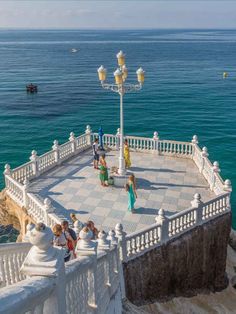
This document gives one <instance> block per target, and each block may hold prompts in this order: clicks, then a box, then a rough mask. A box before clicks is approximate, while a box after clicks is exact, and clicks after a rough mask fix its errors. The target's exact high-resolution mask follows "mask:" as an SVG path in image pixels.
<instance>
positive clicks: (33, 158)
mask: <svg viewBox="0 0 236 314" xmlns="http://www.w3.org/2000/svg"><path fill="white" fill-rule="evenodd" d="M37 157H38V155H37V151H36V150H32V152H31V156H30V160H31V161H35V160H36V159H37Z"/></svg>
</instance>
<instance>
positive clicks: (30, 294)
mask: <svg viewBox="0 0 236 314" xmlns="http://www.w3.org/2000/svg"><path fill="white" fill-rule="evenodd" d="M55 285H56V278H53V277H51V278H44V277H40V276H37V277H33V278H29V279H25V280H22V281H20V282H18V283H16V284H14V285H12V286H9V287H5V288H4V289H3V290H1V295H0V313H1V314H13V313H17V314H50V313H52V311H54V309H53V304H51V306H50V303H51V302H50V301H51V300H53V298H54V291H55ZM50 307H51V309H50ZM50 310H51V312H50ZM54 313H57V314H59V312H54ZM61 314H62V313H61Z"/></svg>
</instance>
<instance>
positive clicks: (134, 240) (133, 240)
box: [132, 238, 137, 255]
mask: <svg viewBox="0 0 236 314" xmlns="http://www.w3.org/2000/svg"><path fill="white" fill-rule="evenodd" d="M136 250H137V247H136V238H133V239H132V253H133V254H134V255H135V253H136Z"/></svg>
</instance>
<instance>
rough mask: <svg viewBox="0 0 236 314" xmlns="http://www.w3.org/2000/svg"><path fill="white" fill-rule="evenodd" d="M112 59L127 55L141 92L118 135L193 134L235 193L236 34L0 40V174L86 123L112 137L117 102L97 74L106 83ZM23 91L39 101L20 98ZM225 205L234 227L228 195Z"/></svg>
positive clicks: (54, 35)
mask: <svg viewBox="0 0 236 314" xmlns="http://www.w3.org/2000/svg"><path fill="white" fill-rule="evenodd" d="M72 48H76V49H78V52H77V53H71V49H72ZM119 50H123V51H124V52H125V53H126V60H127V67H128V70H129V79H128V81H129V82H135V81H136V75H135V71H136V70H137V68H139V67H140V66H142V67H143V68H144V69H145V71H146V81H145V84H144V87H143V89H142V90H141V91H139V92H136V93H132V94H127V95H125V100H124V104H125V132H126V133H127V134H134V135H135V134H136V135H143V136H150V137H151V136H152V135H153V132H154V131H158V132H159V134H160V137H161V138H162V139H165V138H166V139H174V140H183V141H185V140H186V141H190V140H191V138H192V136H193V135H194V134H197V135H198V137H199V141H200V145H201V146H207V147H208V150H209V154H210V155H209V158H210V159H211V160H212V161H215V160H217V161H219V163H220V168H221V174H222V177H223V178H224V179H226V178H229V179H230V180H231V181H232V184H233V188H234V187H236V157H235V156H236V58H235V56H236V31H235V30H227V31H226V30H211V31H209V30H206V31H204V30H201V31H199V30H145V31H143V30H135V31H91V30H90V31H77V30H74V31H46V30H45V31H12V30H11V31H7V30H2V31H0V74H1V78H0V143H1V147H0V169H1V171H3V168H4V164H5V163H9V164H10V165H11V167H12V168H14V167H16V166H18V165H20V164H22V163H24V162H26V161H28V159H29V156H30V153H31V151H32V150H33V149H35V150H37V152H38V153H39V154H42V153H43V152H46V151H48V150H49V149H50V148H51V146H52V142H53V140H54V139H57V140H59V142H60V143H63V142H65V141H66V140H67V138H68V137H69V133H70V132H71V131H74V132H75V134H80V133H82V132H83V131H84V130H85V126H86V125H87V124H90V125H91V127H92V129H93V130H94V131H97V130H98V128H99V126H100V125H102V126H103V129H104V132H106V133H115V132H116V129H117V128H118V126H119V98H118V96H117V95H116V94H114V93H112V92H109V91H106V90H103V89H102V88H101V86H100V84H99V81H98V79H97V68H98V67H99V66H100V65H101V64H103V65H104V66H105V67H106V68H107V70H108V79H109V81H110V82H113V71H114V70H115V69H116V53H117V52H118V51H119ZM224 71H227V72H228V73H229V77H228V78H227V79H225V80H223V79H222V73H223V72H224ZM30 82H33V83H36V84H37V85H38V89H39V92H38V94H37V95H27V93H26V91H25V85H26V84H28V83H30ZM0 184H1V187H3V185H4V183H3V177H1V181H0ZM232 205H233V212H234V215H233V225H234V227H236V197H235V193H234V192H233V193H232Z"/></svg>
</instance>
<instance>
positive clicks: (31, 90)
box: [26, 83, 38, 94]
mask: <svg viewBox="0 0 236 314" xmlns="http://www.w3.org/2000/svg"><path fill="white" fill-rule="evenodd" d="M26 91H27V93H31V94H34V93H37V92H38V86H37V85H34V84H32V83H30V84H29V85H26Z"/></svg>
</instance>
